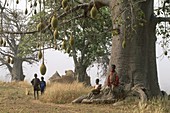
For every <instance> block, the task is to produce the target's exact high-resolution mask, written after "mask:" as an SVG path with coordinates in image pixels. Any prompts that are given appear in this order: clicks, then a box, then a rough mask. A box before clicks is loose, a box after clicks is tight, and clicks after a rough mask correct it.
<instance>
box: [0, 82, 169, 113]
mask: <svg viewBox="0 0 170 113" xmlns="http://www.w3.org/2000/svg"><path fill="white" fill-rule="evenodd" d="M58 85H59V84H58ZM74 85H76V87H74V88H77V87H83V86H82V85H80V86H77V84H74ZM50 87H55V88H56V87H57V86H56V85H49V86H48V87H47V88H48V89H49V91H48V90H47V91H48V93H46V94H44V95H43V96H41V97H40V100H34V99H33V95H32V90H31V85H30V84H27V83H24V82H20V83H3V82H0V113H169V112H170V110H169V108H170V107H169V106H170V102H169V101H162V100H153V101H150V102H148V104H147V105H146V104H142V105H139V104H138V102H135V101H132V102H131V101H129V102H124V103H119V104H117V105H115V104H71V103H70V102H68V101H64V102H65V103H63V104H58V103H57V102H56V103H57V104H55V103H54V101H53V103H52V102H50V101H49V102H48V101H46V100H50V97H49V95H50V94H51V93H52V92H50V89H54V88H50ZM60 87H61V86H60ZM65 87H66V86H63V87H62V88H61V89H60V90H62V89H65V90H64V91H65V92H64V93H65V94H66V95H67V92H66V89H67V88H65ZM26 88H27V89H28V90H30V91H31V94H30V95H26V94H25V90H26ZM68 89H69V92H68V93H69V94H70V95H69V96H71V97H73V95H71V93H73V92H74V93H75V89H74V90H73V92H71V91H70V90H71V89H70V87H68ZM85 90H86V91H88V90H89V89H85ZM80 91H81V92H82V90H80ZM86 91H84V93H86ZM54 92H55V91H53V93H54ZM57 92H59V90H57V91H56V92H55V93H57ZM82 94H83V93H82ZM47 95H48V98H46V96H47ZM51 95H54V94H51ZM56 95H57V94H56ZM58 96H59V95H58ZM60 96H61V94H60ZM77 96H78V95H77ZM61 97H63V98H60V101H61V100H62V99H64V98H68V97H67V96H64V95H63V96H61ZM51 98H52V99H51V100H55V99H56V101H57V100H58V99H59V98H54V96H52V97H51ZM74 98H75V97H74ZM42 100H43V101H42ZM45 102H46V103H45ZM47 102H48V103H47Z"/></svg>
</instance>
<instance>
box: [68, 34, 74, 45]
mask: <svg viewBox="0 0 170 113" xmlns="http://www.w3.org/2000/svg"><path fill="white" fill-rule="evenodd" d="M69 44H70V46H73V45H74V38H73V35H71V36H70V39H69Z"/></svg>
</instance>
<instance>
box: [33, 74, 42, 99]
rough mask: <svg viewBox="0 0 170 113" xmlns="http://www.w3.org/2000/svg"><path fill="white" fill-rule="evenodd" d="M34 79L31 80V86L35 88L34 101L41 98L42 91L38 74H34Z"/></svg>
mask: <svg viewBox="0 0 170 113" xmlns="http://www.w3.org/2000/svg"><path fill="white" fill-rule="evenodd" d="M34 77H35V78H34V79H32V80H31V84H32V86H33V89H34V99H38V98H39V90H40V79H39V78H37V74H36V73H35V74H34Z"/></svg>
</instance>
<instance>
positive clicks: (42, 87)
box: [40, 77, 46, 95]
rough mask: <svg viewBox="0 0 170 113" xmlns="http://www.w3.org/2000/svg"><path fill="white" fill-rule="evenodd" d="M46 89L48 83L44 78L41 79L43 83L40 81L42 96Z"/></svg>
mask: <svg viewBox="0 0 170 113" xmlns="http://www.w3.org/2000/svg"><path fill="white" fill-rule="evenodd" d="M45 88H46V82H45V81H44V77H41V81H40V90H41V95H42V94H43V93H44V91H45Z"/></svg>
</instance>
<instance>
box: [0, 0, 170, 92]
mask: <svg viewBox="0 0 170 113" xmlns="http://www.w3.org/2000/svg"><path fill="white" fill-rule="evenodd" d="M2 1H4V0H2ZM24 1H25V0H20V2H21V4H19V6H17V7H23V3H22V2H24ZM24 6H25V5H24ZM156 50H157V56H160V55H161V54H162V48H160V47H159V46H158V45H157V48H156ZM40 64H41V63H40V62H39V63H37V64H35V65H33V66H28V65H27V64H24V74H25V75H27V76H26V80H28V81H30V80H31V79H32V78H33V74H34V73H37V74H38V75H39V77H40V72H39V66H40ZM45 64H46V66H47V73H46V75H45V76H44V77H45V79H46V80H47V79H48V78H49V77H50V76H51V75H52V74H54V73H55V72H56V70H57V71H58V72H59V74H60V75H63V74H64V73H65V70H69V69H72V70H74V63H73V60H72V58H70V57H68V54H63V52H58V51H55V50H48V52H46V53H45ZM169 67H170V60H169V59H168V58H167V57H164V58H163V59H162V58H158V59H157V69H158V78H159V84H160V87H161V89H162V90H165V91H167V92H168V93H170V88H169V87H170V82H169V81H170V68H169ZM1 70H2V71H3V72H4V71H5V70H4V68H1ZM88 74H90V75H91V76H93V77H92V78H93V79H94V78H96V76H97V70H96V68H93V69H91V70H90V71H88ZM1 76H2V75H1ZM4 78H5V75H4V76H2V77H1V78H0V79H2V80H4ZM92 84H94V81H92Z"/></svg>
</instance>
